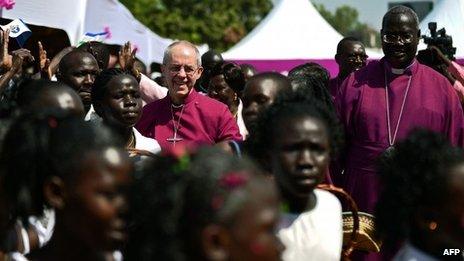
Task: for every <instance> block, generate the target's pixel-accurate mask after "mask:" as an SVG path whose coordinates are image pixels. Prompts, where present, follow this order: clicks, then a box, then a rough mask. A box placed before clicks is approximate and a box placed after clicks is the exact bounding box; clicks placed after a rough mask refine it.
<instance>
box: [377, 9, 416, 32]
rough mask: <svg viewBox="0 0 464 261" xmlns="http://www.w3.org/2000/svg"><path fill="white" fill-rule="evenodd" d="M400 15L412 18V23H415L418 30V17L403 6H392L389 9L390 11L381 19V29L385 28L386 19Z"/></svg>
mask: <svg viewBox="0 0 464 261" xmlns="http://www.w3.org/2000/svg"><path fill="white" fill-rule="evenodd" d="M400 14H404V15H407V16H409V17H412V18H413V19H414V22H415V23H416V28H417V29H419V17H418V16H417V14H416V12H414V10H412V9H411V8H409V7H407V6H404V5H397V6H394V7H392V8H390V10H388V11H387V13H386V14H385V15H384V16H383V19H382V28H383V27H385V22H386V21H387V18H389V17H391V16H394V15H400Z"/></svg>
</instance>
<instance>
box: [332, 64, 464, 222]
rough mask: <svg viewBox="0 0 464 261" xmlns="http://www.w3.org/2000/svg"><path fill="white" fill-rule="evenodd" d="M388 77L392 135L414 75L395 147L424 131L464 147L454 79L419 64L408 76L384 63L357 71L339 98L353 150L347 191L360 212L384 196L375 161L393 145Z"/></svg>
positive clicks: (337, 102) (345, 181) (345, 176)
mask: <svg viewBox="0 0 464 261" xmlns="http://www.w3.org/2000/svg"><path fill="white" fill-rule="evenodd" d="M385 73H386V76H387V84H388V90H389V93H388V94H389V95H388V96H389V99H388V100H389V107H390V110H389V113H390V119H391V120H390V123H391V134H392V136H393V135H394V131H395V128H396V125H397V122H398V119H399V117H400V110H401V105H402V103H403V97H404V95H405V91H406V87H407V85H408V81H409V77H412V78H411V84H410V89H409V93H408V95H407V98H406V100H405V105H404V110H403V113H402V116H401V121H400V124H399V126H398V134H397V136H396V140H395V141H394V142H395V143H396V142H398V141H400V140H402V139H404V138H405V137H406V136H407V135H408V133H409V132H410V131H411V130H412V129H414V128H416V127H423V128H427V129H430V130H432V131H435V132H439V133H442V134H443V135H445V136H446V137H447V138H448V139H449V141H450V142H451V143H452V144H453V145H457V146H460V147H463V145H464V115H463V111H462V107H461V105H460V104H459V99H458V96H457V95H456V92H455V91H454V90H453V87H452V86H451V84H450V83H449V81H448V80H447V79H446V78H445V77H443V76H442V75H440V74H439V73H437V72H435V71H434V70H433V69H431V68H429V67H427V66H425V65H422V64H420V63H418V62H417V61H414V62H413V64H412V65H411V66H410V67H409V68H408V69H406V70H405V72H404V73H403V74H393V73H392V68H390V67H389V65H388V64H387V62H385V60H384V59H382V60H380V61H373V62H371V63H369V64H368V65H367V66H366V67H364V68H362V69H360V70H359V71H357V72H355V73H352V74H351V75H350V76H349V77H348V78H347V79H346V80H345V81H344V82H343V83H342V84H341V86H340V90H339V93H338V95H337V96H336V97H335V106H336V108H337V112H338V114H339V117H340V120H341V122H342V124H343V125H344V128H345V133H346V137H347V146H348V147H347V156H346V159H345V160H344V162H343V165H344V167H345V172H344V174H343V178H342V179H343V186H342V187H343V188H344V189H345V190H346V191H347V192H348V193H350V194H351V195H352V196H353V198H354V199H355V200H356V202H357V203H358V206H359V209H360V210H361V211H366V212H370V213H373V211H374V208H375V203H376V201H377V197H378V193H379V184H378V182H379V179H378V175H377V173H376V160H377V158H378V156H379V155H381V153H383V152H384V151H385V150H386V149H387V148H388V147H389V139H388V127H387V113H386V102H385V101H386V97H385Z"/></svg>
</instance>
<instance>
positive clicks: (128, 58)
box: [119, 42, 142, 82]
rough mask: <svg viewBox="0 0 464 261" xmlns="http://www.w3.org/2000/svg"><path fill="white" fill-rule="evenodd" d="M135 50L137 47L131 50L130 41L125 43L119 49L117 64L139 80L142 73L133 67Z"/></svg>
mask: <svg viewBox="0 0 464 261" xmlns="http://www.w3.org/2000/svg"><path fill="white" fill-rule="evenodd" d="M136 52H137V48H134V49H133V50H132V45H131V43H130V42H127V43H125V44H124V46H123V47H122V48H121V50H120V51H119V65H120V66H121V69H123V70H127V71H129V72H131V73H132V75H134V77H135V79H137V81H138V82H140V80H141V77H142V74H141V73H140V72H139V71H138V70H137V69H135V67H134V63H135V53H136Z"/></svg>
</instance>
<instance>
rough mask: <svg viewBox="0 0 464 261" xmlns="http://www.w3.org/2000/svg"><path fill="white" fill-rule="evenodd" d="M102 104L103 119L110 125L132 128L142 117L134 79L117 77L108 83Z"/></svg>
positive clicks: (126, 76)
mask: <svg viewBox="0 0 464 261" xmlns="http://www.w3.org/2000/svg"><path fill="white" fill-rule="evenodd" d="M107 84H108V90H107V92H106V94H105V97H104V99H103V102H102V110H103V119H104V120H105V121H106V122H108V123H110V124H112V125H123V126H126V127H133V126H134V125H135V124H136V123H137V122H138V120H139V119H140V117H141V116H142V98H141V97H140V89H139V84H138V83H137V81H136V80H135V78H134V77H131V76H128V75H118V76H115V77H114V78H113V79H111V80H110V81H109V82H108V83H107Z"/></svg>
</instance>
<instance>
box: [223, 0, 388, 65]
mask: <svg viewBox="0 0 464 261" xmlns="http://www.w3.org/2000/svg"><path fill="white" fill-rule="evenodd" d="M342 38H343V37H342V35H340V34H339V33H338V32H337V31H336V30H335V29H333V28H332V26H330V25H329V24H328V23H327V22H326V21H325V20H324V18H323V17H322V16H321V15H320V14H319V12H318V11H317V10H316V9H315V8H314V6H313V5H312V4H311V2H310V1H308V0H280V1H278V2H276V4H275V6H274V8H273V9H272V10H271V12H270V13H269V14H268V15H267V16H266V18H265V19H263V21H261V23H260V24H259V25H258V26H257V27H256V28H254V29H253V30H252V31H251V32H250V33H249V34H248V35H247V36H246V37H245V38H243V39H242V40H241V41H240V42H239V43H238V44H236V45H235V46H233V47H232V48H231V49H230V50H228V51H227V52H225V53H224V54H223V56H224V58H225V59H229V60H247V59H253V60H284V59H286V60H288V59H327V58H330V59H332V58H333V57H334V55H335V53H336V47H337V44H338V42H339V41H340V40H341V39H342ZM367 52H368V55H369V57H371V58H378V57H381V56H382V54H381V53H379V52H376V51H372V50H367Z"/></svg>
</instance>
